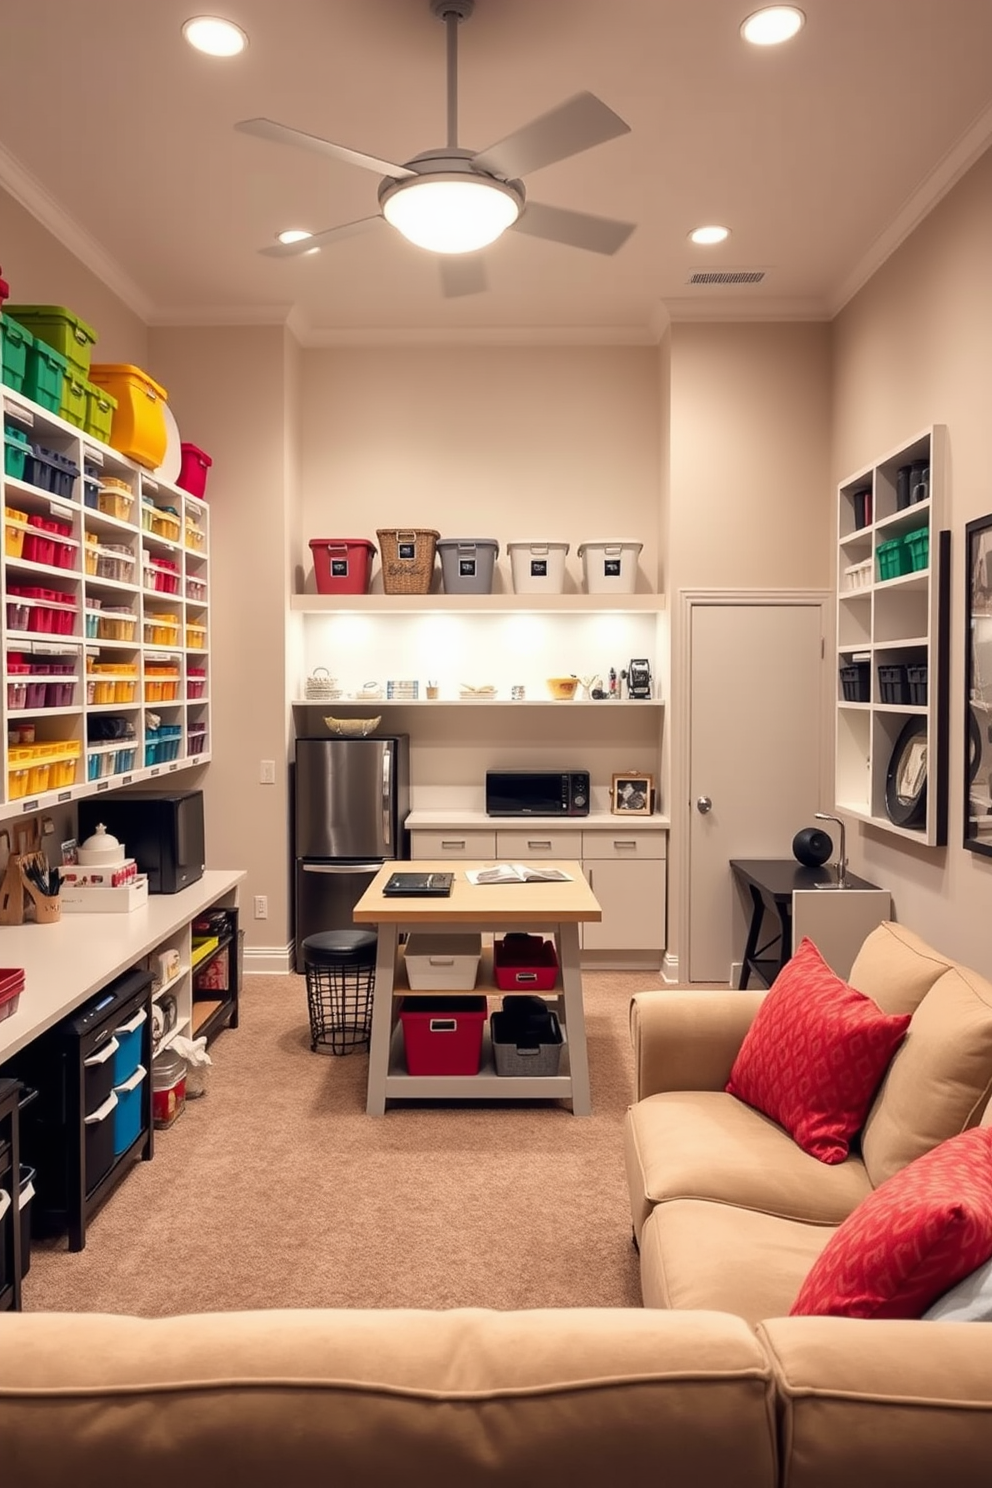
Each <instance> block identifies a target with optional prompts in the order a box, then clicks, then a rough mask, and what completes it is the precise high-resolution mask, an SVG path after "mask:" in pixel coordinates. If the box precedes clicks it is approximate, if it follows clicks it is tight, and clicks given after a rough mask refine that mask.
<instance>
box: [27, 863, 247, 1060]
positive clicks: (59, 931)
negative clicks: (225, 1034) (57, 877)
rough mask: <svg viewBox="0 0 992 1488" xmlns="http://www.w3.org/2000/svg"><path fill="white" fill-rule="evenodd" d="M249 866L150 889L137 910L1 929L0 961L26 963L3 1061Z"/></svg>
mask: <svg viewBox="0 0 992 1488" xmlns="http://www.w3.org/2000/svg"><path fill="white" fill-rule="evenodd" d="M245 876H246V870H245V869H243V868H241V869H229V868H214V869H208V870H207V872H206V873H204V875H203V877H202V878H201V879H198V880H197V882H196V883H195V884H190V886H189V888H188V889H181V890H180V892H179V893H178V894H151V895H149V897H148V900H147V902H146V903H145V904H142V905H139V906H138V908H137V909H133V910H131V912H130V914H70V915H63V916H62V918H61V919H60V920H59V921H58V922H57V923H56V924H54V925H35V924H30V925H5V926H3V927H2V928H0V961H2V962H3V964H4V966H9V967H14V966H22V967H23V968H24V991H23V992H22V993H21V998H20V1002H19V1003H18V1006H17V1012H16V1013H12V1014H11V1016H10V1017H9V1018H5V1019H4V1020H3V1022H2V1023H0V1063H2V1062H3V1061H4V1060H5V1059H8V1058H9V1057H10V1056H11V1055H12V1054H16V1053H17V1051H18V1049H22V1048H23V1047H24V1045H25V1044H29V1043H30V1042H31V1040H32V1039H33V1038H37V1036H38V1035H39V1034H40V1033H44V1031H45V1029H46V1028H51V1026H52V1025H53V1024H54V1023H57V1022H58V1021H59V1019H60V1018H64V1017H65V1016H66V1014H67V1013H71V1012H72V1011H73V1010H74V1009H75V1008H77V1007H79V1006H80V1004H81V1003H84V1002H85V1001H86V999H87V997H89V996H91V994H92V993H94V992H98V991H99V990H100V988H101V987H104V986H106V984H107V983H108V982H109V981H112V980H113V978H114V977H115V976H118V975H119V974H120V973H121V972H123V971H128V970H129V969H130V968H131V967H132V966H134V965H135V964H136V963H137V962H138V961H140V960H141V958H142V956H146V955H147V954H148V952H149V951H151V950H154V948H155V947H156V946H157V945H159V944H160V943H161V941H163V940H165V939H166V937H167V936H169V935H172V934H173V933H174V932H175V931H176V930H179V929H181V928H182V926H183V925H187V924H188V923H189V922H190V920H192V919H194V918H195V917H196V916H197V915H198V914H200V913H201V911H202V910H204V909H208V908H209V907H210V906H211V905H212V904H215V903H216V902H217V900H218V899H220V898H222V897H223V896H224V895H225V894H227V893H229V892H230V890H232V889H234V888H236V887H237V885H238V884H239V883H240V882H241V880H242V879H243V878H244V877H245Z"/></svg>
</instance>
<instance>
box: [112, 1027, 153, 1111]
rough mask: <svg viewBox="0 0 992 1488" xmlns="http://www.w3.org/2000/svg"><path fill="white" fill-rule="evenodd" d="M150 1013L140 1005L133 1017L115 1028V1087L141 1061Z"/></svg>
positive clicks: (127, 1077)
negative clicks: (144, 1035)
mask: <svg viewBox="0 0 992 1488" xmlns="http://www.w3.org/2000/svg"><path fill="white" fill-rule="evenodd" d="M147 1017H148V1014H147V1012H146V1011H145V1009H144V1008H143V1007H140V1008H139V1009H138V1011H137V1012H136V1013H135V1014H134V1015H133V1017H131V1018H128V1020H127V1022H126V1023H122V1024H121V1026H120V1027H119V1028H115V1029H114V1038H115V1039H116V1040H117V1053H116V1054H115V1055H114V1089H115V1090H116V1089H117V1087H118V1086H119V1085H123V1084H124V1081H125V1080H129V1079H130V1078H131V1076H132V1075H133V1074H134V1072H135V1070H136V1069H137V1068H138V1065H139V1064H140V1062H141V1040H142V1036H143V1032H144V1024H145V1020H146V1019H147Z"/></svg>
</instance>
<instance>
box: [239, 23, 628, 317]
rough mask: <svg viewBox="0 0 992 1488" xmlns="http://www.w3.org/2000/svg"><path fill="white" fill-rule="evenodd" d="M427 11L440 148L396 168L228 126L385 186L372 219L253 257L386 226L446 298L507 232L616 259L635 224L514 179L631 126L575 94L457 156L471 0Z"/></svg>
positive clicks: (474, 275) (282, 133)
mask: <svg viewBox="0 0 992 1488" xmlns="http://www.w3.org/2000/svg"><path fill="white" fill-rule="evenodd" d="M430 8H431V12H432V13H433V14H434V15H435V16H436V17H437V18H438V19H439V20H442V21H443V22H444V24H445V29H446V32H447V84H448V88H447V95H448V96H447V104H448V118H447V124H448V130H447V133H448V140H447V144H445V145H443V146H440V147H438V148H435V149H432V150H424V151H423V152H422V153H421V154H419V155H414V156H413V158H412V159H410V160H408V161H406V162H405V163H404V164H402V165H397V164H396V163H394V162H393V161H390V160H382V159H381V158H379V157H378V156H375V155H366V154H363V153H362V151H360V150H351V149H349V148H348V147H347V146H345V145H338V144H333V143H332V142H331V141H330V140H325V139H321V138H320V137H319V136H318V135H313V134H305V133H304V132H303V131H301V130H299V129H290V128H289V127H288V126H287V125H285V124H277V123H276V122H275V121H274V120H272V119H242V120H241V121H240V123H238V124H236V125H235V126H234V127H235V129H239V130H241V132H242V133H244V134H252V135H257V136H258V137H259V138H260V139H265V140H270V141H272V142H273V143H274V144H280V145H294V146H296V147H297V148H301V149H305V150H313V151H315V152H317V153H318V154H321V155H330V156H331V157H332V158H334V159H336V160H344V161H346V162H347V163H348V164H349V165H358V166H361V167H362V168H363V169H364V170H371V171H375V172H376V173H377V174H378V175H380V176H382V178H383V179H382V180H381V181H380V183H379V193H378V194H379V208H380V210H379V211H378V212H377V213H375V214H374V215H373V216H371V217H360V218H359V219H358V220H357V221H355V222H345V223H342V224H341V225H340V226H338V227H331V228H328V229H327V230H326V231H324V232H317V233H312V234H310V235H309V236H307V237H304V238H300V239H298V240H296V241H293V242H281V243H278V244H275V245H273V246H271V247H266V248H262V249H261V250H260V251H261V252H262V253H264V254H267V255H268V256H270V257H273V258H292V257H295V256H298V255H300V254H305V253H312V252H313V251H314V250H315V249H318V248H323V247H324V246H325V245H326V244H329V243H335V242H338V241H340V240H341V239H343V238H350V237H352V236H354V234H356V233H362V232H367V231H369V230H370V229H372V228H375V227H376V226H377V225H378V224H379V223H380V222H383V221H385V222H388V223H390V224H391V225H392V226H393V227H395V228H396V229H397V230H398V231H399V232H401V233H402V234H403V235H404V237H406V238H408V239H409V240H410V241H411V242H413V243H416V244H417V245H418V246H419V247H422V248H427V249H429V250H430V251H432V252H435V253H437V254H438V255H439V258H438V263H439V267H440V270H441V288H442V292H443V293H444V294H445V295H446V296H449V297H451V296H458V295H467V294H477V293H478V292H480V291H481V290H484V289H486V288H487V283H486V272H485V264H484V262H483V260H482V256H481V254H480V253H479V251H478V250H479V249H481V248H484V247H485V246H486V245H487V244H489V243H492V242H495V240H496V239H497V238H498V237H499V236H500V235H501V234H502V233H503V232H504V231H505V230H506V229H507V228H512V229H514V230H515V231H516V232H522V233H528V234H529V235H530V236H531V237H536V238H547V239H549V240H550V241H551V242H554V243H564V244H567V245H569V246H570V247H573V248H583V249H586V250H588V251H589V252H591V253H602V254H611V253H616V251H617V250H618V249H619V248H621V247H622V246H623V244H624V243H625V242H626V241H627V239H628V237H629V236H630V234H631V233H632V232H633V231H634V224H633V223H632V222H620V221H617V220H616V219H615V218H612V217H596V216H593V215H592V214H591V213H588V212H574V211H571V210H569V209H567V208H565V207H552V206H547V205H545V204H543V203H541V202H533V201H528V200H527V194H526V192H525V190H524V185H523V182H522V181H521V180H520V179H519V178H520V177H521V176H523V175H526V174H527V173H528V172H529V171H534V170H539V169H540V168H541V167H542V166H545V165H553V164H554V163H555V162H556V161H559V160H566V159H567V158H568V157H569V156H570V155H578V154H580V153H581V152H582V151H583V150H590V149H592V147H593V146H594V145H599V144H603V143H605V141H606V140H610V139H615V138H616V137H617V136H618V135H621V134H627V133H629V131H630V126H629V125H628V124H626V123H624V121H623V119H621V118H620V117H619V115H618V114H615V113H614V112H613V110H612V109H610V108H608V107H607V106H606V104H605V103H603V102H602V101H601V100H600V99H599V98H597V97H596V96H595V94H593V93H577V94H576V95H575V97H574V98H570V99H567V100H566V102H564V103H561V104H559V105H558V106H557V108H553V109H551V110H550V112H548V113H546V114H542V115H541V116H540V117H539V118H537V119H532V120H531V122H530V123H529V124H525V125H523V127H522V128H520V129H517V130H515V131H514V132H513V133H512V134H509V135H507V136H506V138H505V139H502V140H500V141H499V142H498V143H497V144H494V145H490V146H489V147H488V148H487V149H485V150H479V151H474V150H464V149H460V148H459V146H458V26H459V24H460V23H461V22H462V21H465V20H468V18H469V16H471V14H472V11H473V10H474V8H475V0H430Z"/></svg>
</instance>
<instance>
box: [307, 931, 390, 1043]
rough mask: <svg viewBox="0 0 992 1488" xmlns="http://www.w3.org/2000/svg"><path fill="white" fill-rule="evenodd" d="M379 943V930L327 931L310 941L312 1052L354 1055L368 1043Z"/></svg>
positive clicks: (309, 971) (309, 986)
mask: <svg viewBox="0 0 992 1488" xmlns="http://www.w3.org/2000/svg"><path fill="white" fill-rule="evenodd" d="M376 943H377V937H376V934H375V931H373V930H324V931H322V932H321V933H320V934H319V935H308V936H307V938H306V940H304V942H303V948H302V949H303V969H304V974H305V976H306V983H307V1009H308V1012H309V1015H310V1048H311V1050H312V1051H315V1050H317V1049H324V1050H327V1051H329V1052H330V1053H331V1054H351V1053H353V1052H354V1051H355V1050H356V1049H367V1048H368V1046H369V1036H370V1034H371V1031H372V994H373V991H374V988H375V955H376Z"/></svg>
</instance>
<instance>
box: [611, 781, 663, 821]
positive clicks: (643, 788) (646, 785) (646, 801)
mask: <svg viewBox="0 0 992 1488" xmlns="http://www.w3.org/2000/svg"><path fill="white" fill-rule="evenodd" d="M610 810H611V811H612V812H613V815H614V816H650V815H651V813H652V811H653V810H654V776H653V775H645V774H637V773H634V772H629V773H625V774H619V775H614V777H613V783H612V785H611V787H610Z"/></svg>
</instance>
